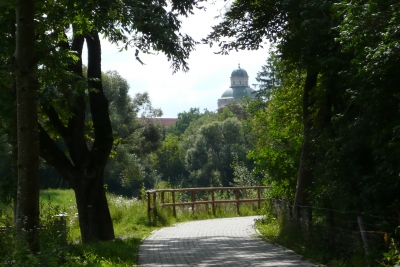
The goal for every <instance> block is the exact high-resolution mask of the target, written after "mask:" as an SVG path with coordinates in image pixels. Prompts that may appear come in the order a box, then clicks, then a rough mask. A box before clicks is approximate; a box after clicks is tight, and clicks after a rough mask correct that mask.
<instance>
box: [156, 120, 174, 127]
mask: <svg viewBox="0 0 400 267" xmlns="http://www.w3.org/2000/svg"><path fill="white" fill-rule="evenodd" d="M157 120H159V121H160V123H161V124H162V125H164V127H168V126H170V125H172V124H175V123H176V121H177V120H178V118H157Z"/></svg>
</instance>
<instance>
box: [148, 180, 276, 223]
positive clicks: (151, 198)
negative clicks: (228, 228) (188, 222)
mask: <svg viewBox="0 0 400 267" xmlns="http://www.w3.org/2000/svg"><path fill="white" fill-rule="evenodd" d="M270 187H271V186H242V187H199V188H179V189H158V190H148V191H146V193H147V216H148V219H149V222H150V221H151V211H153V214H154V217H155V216H156V215H157V208H156V204H157V193H161V203H160V205H161V207H169V206H172V211H173V214H174V217H176V206H191V208H192V212H194V208H195V205H196V204H211V207H212V212H213V214H214V215H215V210H216V207H215V204H218V203H236V209H237V213H238V214H240V203H242V202H258V209H260V208H261V201H263V200H266V198H261V189H267V188H270ZM250 189H251V190H257V198H250V199H243V198H240V190H250ZM229 190H234V191H235V196H236V199H224V200H215V191H229ZM196 191H209V192H211V200H196ZM166 192H170V193H171V194H172V202H170V203H165V193H166ZM175 192H190V195H191V201H188V202H176V201H175V199H176V198H175Z"/></svg>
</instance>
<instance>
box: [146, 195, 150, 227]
mask: <svg viewBox="0 0 400 267" xmlns="http://www.w3.org/2000/svg"><path fill="white" fill-rule="evenodd" d="M146 193H147V219H148V220H149V223H151V203H150V202H151V200H150V192H149V191H147V192H146Z"/></svg>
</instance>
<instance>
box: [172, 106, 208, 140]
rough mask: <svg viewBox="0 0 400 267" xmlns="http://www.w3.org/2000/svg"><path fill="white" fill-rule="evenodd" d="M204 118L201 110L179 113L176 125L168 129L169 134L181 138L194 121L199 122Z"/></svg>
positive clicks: (191, 109)
mask: <svg viewBox="0 0 400 267" xmlns="http://www.w3.org/2000/svg"><path fill="white" fill-rule="evenodd" d="M201 116H202V114H201V112H200V109H199V108H190V110H189V111H187V112H186V111H183V112H181V113H178V120H177V122H176V123H175V124H174V125H171V126H169V127H168V128H167V133H170V134H173V135H176V136H180V135H181V134H183V133H184V132H185V131H186V129H187V128H188V127H189V125H190V123H191V122H192V121H195V120H197V119H198V118H200V117H201Z"/></svg>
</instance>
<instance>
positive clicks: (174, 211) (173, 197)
mask: <svg viewBox="0 0 400 267" xmlns="http://www.w3.org/2000/svg"><path fill="white" fill-rule="evenodd" d="M171 193H172V203H173V204H174V205H173V206H172V212H173V214H174V217H175V218H176V208H175V191H172V192H171Z"/></svg>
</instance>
